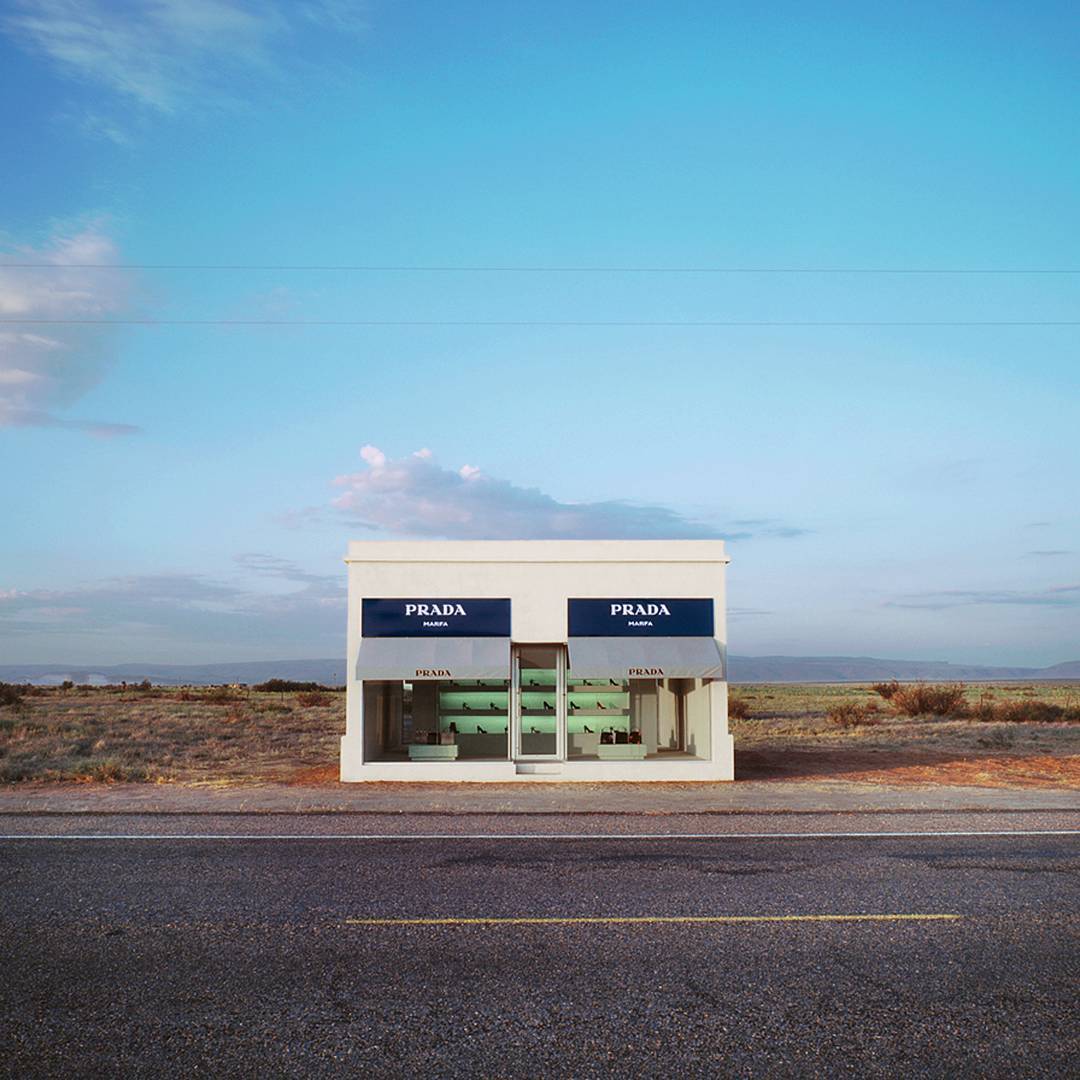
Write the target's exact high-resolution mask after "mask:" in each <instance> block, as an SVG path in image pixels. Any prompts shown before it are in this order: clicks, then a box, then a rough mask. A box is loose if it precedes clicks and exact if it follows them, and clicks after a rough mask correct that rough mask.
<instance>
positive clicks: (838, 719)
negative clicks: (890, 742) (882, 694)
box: [825, 701, 881, 728]
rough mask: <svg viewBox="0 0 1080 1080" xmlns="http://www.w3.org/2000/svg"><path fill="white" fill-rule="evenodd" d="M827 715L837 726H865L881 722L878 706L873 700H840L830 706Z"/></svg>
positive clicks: (831, 722)
mask: <svg viewBox="0 0 1080 1080" xmlns="http://www.w3.org/2000/svg"><path fill="white" fill-rule="evenodd" d="M825 717H826V719H827V720H828V721H829V723H830V724H835V725H836V726H837V727H847V728H850V727H864V726H867V725H869V724H880V723H881V716H880V715H879V713H878V707H877V705H876V703H875V702H873V701H868V702H861V701H838V702H837V703H836V704H835V705H830V706H829V708H828V711H827V712H826V713H825Z"/></svg>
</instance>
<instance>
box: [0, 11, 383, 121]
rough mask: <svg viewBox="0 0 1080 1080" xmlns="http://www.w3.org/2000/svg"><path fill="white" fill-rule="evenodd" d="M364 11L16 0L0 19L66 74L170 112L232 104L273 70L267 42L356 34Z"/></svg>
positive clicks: (22, 41) (29, 47) (362, 26)
mask: <svg viewBox="0 0 1080 1080" xmlns="http://www.w3.org/2000/svg"><path fill="white" fill-rule="evenodd" d="M365 11H366V4H364V3H359V2H355V0H308V2H304V3H298V2H296V3H285V2H283V0H282V2H279V3H272V2H270V0H266V2H262V3H255V2H254V0H251V2H241V0H127V2H121V0H21V2H19V3H16V4H15V5H14V8H13V10H12V11H10V12H9V14H8V15H7V17H6V18H4V20H3V23H2V25H3V27H4V29H6V31H7V32H8V33H9V34H10V35H11V36H12V37H13V38H14V39H15V40H16V41H17V42H19V44H21V45H22V46H23V47H24V48H25V49H26V50H27V51H29V52H33V53H38V54H41V55H44V56H45V57H47V58H48V59H49V60H50V61H51V62H52V63H53V65H54V66H55V67H56V68H57V69H58V70H59V71H61V72H62V73H64V74H66V75H69V76H72V77H74V78H76V79H79V80H81V81H84V82H90V83H96V84H98V85H101V86H104V87H106V88H107V89H109V90H111V91H112V92H114V93H115V94H117V95H119V96H120V97H121V98H123V99H126V100H130V101H135V102H137V103H138V104H139V105H142V106H144V107H146V108H147V109H150V110H153V111H156V112H162V113H168V112H173V111H175V110H177V109H178V108H180V107H182V106H184V105H188V104H190V103H192V102H194V101H206V100H216V101H218V102H225V101H229V100H232V99H233V97H234V95H235V94H236V90H237V85H238V82H239V81H240V80H241V79H242V77H243V76H245V75H250V74H251V73H253V72H258V73H262V74H266V73H269V72H270V71H272V69H273V66H274V65H273V60H272V57H271V50H272V47H273V46H275V45H277V44H278V43H279V42H289V43H290V45H294V44H295V42H294V41H293V38H294V37H295V34H296V33H297V32H299V31H302V30H303V29H304V28H305V27H307V28H309V29H310V28H311V27H315V28H317V29H319V30H322V31H324V32H327V33H332V34H336V35H340V34H342V33H346V34H356V33H360V32H362V31H363V30H364V29H365V21H364V13H365ZM114 126H115V125H108V127H109V128H112V127H114ZM106 134H108V131H106ZM110 137H113V136H111V135H110Z"/></svg>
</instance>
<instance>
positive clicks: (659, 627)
mask: <svg viewBox="0 0 1080 1080" xmlns="http://www.w3.org/2000/svg"><path fill="white" fill-rule="evenodd" d="M567 605H568V607H567V622H568V624H569V630H570V637H712V636H713V602H712V600H711V599H703V600H657V599H651V600H643V599H641V598H640V597H629V596H628V597H621V596H620V597H615V596H613V597H611V598H610V599H608V600H569V601H567Z"/></svg>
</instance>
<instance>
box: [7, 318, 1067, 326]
mask: <svg viewBox="0 0 1080 1080" xmlns="http://www.w3.org/2000/svg"><path fill="white" fill-rule="evenodd" d="M0 326H372V327H380V326H386V327H395V326H400V327H405V326H415V327H455V326H462V327H465V326H490V327H525V326H552V327H558V326H568V327H573V326H579V327H617V326H627V327H634V326H638V327H740V326H742V327H834V326H837V327H839V326H851V327H873V326H879V327H890V326H897V327H903V326H910V327H920V326H921V327H935V326H938V327H948V326H1080V320H1067V319H1060V320H1046V319H925V320H924V319H854V320H852V319H827V320H818V319H813V320H809V319H808V320H801V319H788V320H776V319H722V320H718V319H700V320H664V319H656V320H651V319H635V320H626V319H0Z"/></svg>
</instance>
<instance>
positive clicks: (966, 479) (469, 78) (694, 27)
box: [0, 0, 1080, 665]
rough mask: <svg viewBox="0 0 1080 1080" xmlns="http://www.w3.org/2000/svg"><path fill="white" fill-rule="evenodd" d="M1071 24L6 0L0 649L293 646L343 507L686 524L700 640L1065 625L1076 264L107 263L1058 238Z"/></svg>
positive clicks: (901, 254)
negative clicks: (723, 590) (722, 580)
mask: <svg viewBox="0 0 1080 1080" xmlns="http://www.w3.org/2000/svg"><path fill="white" fill-rule="evenodd" d="M1078 46H1080V28H1078V23H1077V21H1076V19H1075V8H1074V6H1073V5H1069V4H1064V3H1063V4H1053V3H1049V2H1048V3H1043V4H1039V5H1037V6H1036V7H1032V6H1030V5H1021V4H1018V3H1017V4H1009V3H1001V4H994V5H986V4H961V3H957V4H946V5H942V4H917V3H916V4H905V5H891V6H886V5H860V4H817V5H807V4H775V5H769V6H767V7H766V6H764V5H757V4H717V3H700V4H699V3H675V4H672V3H663V4H661V3H656V4H651V3H643V4H630V5H627V4H625V3H603V2H599V0H598V2H595V3H590V4H581V3H565V4H564V3H558V2H550V0H547V2H544V3H528V2H521V3H514V4H470V3H455V4H437V3H414V2H407V0H399V2H381V0H371V2H368V3H363V4H354V3H349V2H348V0H311V2H308V3H298V2H297V3H290V4H279V5H274V4H265V3H263V4H258V5H256V4H246V3H240V2H239V0H183V2H181V0H159V2H157V3H154V4H145V3H116V2H109V3H106V2H104V0H100V2H99V0H81V2H68V0H35V2H34V3H26V4H20V3H8V4H6V5H4V7H3V12H2V15H0V85H2V89H3V92H4V98H5V101H7V102H8V103H9V108H8V109H6V110H5V119H4V126H5V132H4V135H5V139H4V142H5V148H6V157H7V160H8V164H9V167H8V168H6V169H4V170H3V171H2V173H0V206H2V207H3V217H2V219H0V242H2V251H3V257H2V258H0V318H3V319H4V320H13V319H22V320H26V321H24V322H20V323H15V322H5V323H4V324H3V325H0V350H2V351H0V478H2V479H0V484H2V488H0V491H2V495H3V498H2V507H3V509H2V511H0V513H2V515H3V516H2V528H0V660H7V661H9V662H37V661H40V662H71V663H80V664H86V663H108V662H120V661H127V660H165V659H169V660H174V661H176V662H185V661H191V662H196V661H206V660H213V659H241V658H267V659H270V658H277V657H316V656H332V655H335V654H337V653H339V652H340V651H341V649H342V648H343V628H344V606H343V590H342V586H343V567H342V566H341V563H340V558H341V555H342V554H343V551H344V548H345V544H346V541H347V540H348V539H350V538H357V537H365V536H370V537H392V536H420V537H437V536H450V537H481V538H483V537H508V536H521V537H548V536H560V535H567V536H613V537H619V536H660V537H684V536H725V537H728V538H729V539H730V550H731V554H732V556H733V560H734V561H733V563H732V566H731V572H730V579H729V580H730V600H731V606H732V618H731V625H730V637H731V648H732V651H733V652H736V653H742V654H771V653H790V654H803V655H806V654H812V655H823V654H846V655H850V654H858V655H887V656H902V657H912V658H938V659H949V660H954V661H962V662H985V663H1023V664H1033V665H1039V664H1051V663H1055V662H1058V661H1063V660H1068V659H1075V658H1077V657H1078V656H1080V554H1078V553H1080V511H1078V510H1077V497H1076V493H1077V488H1078V484H1077V478H1078V475H1080V423H1078V420H1080V416H1078V412H1080V409H1078V402H1080V385H1078V383H1080V377H1078V365H1077V359H1078V355H1080V326H1068V325H1057V326H1054V325H1047V324H1051V323H1068V322H1076V321H1078V320H1080V274H1061V273H1056V274H1048V273H1026V274H1020V273H993V274H988V273H977V274H976V273H971V274H917V273H819V272H813V273H799V274H776V273H748V274H728V273H686V272H680V273H644V272H630V273H615V272H609V271H602V272H601V271H592V272H585V271H582V272H570V271H560V272H528V271H524V270H518V271H513V272H508V271H493V270H489V271H480V270H474V271H438V270H431V269H427V270H415V269H414V270H382V271H369V270H360V269H356V270H314V269H293V270H285V269H276V270H275V269H246V270H239V269H232V270H194V269H170V270H163V269H157V270H152V269H142V270H129V269H115V268H114V269H110V267H127V266H145V265H147V264H153V265H162V264H167V265H169V266H178V265H179V266H207V265H211V266H225V265H227V266H238V265H242V266H247V267H251V266H256V267H267V266H269V267H285V266H288V267H313V266H319V267H327V266H380V267H388V266H395V267H447V266H450V267H454V266H459V267H460V266H467V267H525V268H528V267H562V268H580V267H607V268H612V267H631V268H641V267H652V268H665V267H666V268H684V269H685V268H693V267H699V268H700V267H714V268H715V267H726V268H743V269H753V268H757V269H762V270H767V269H784V268H786V269H800V268H804V269H809V270H813V271H820V270H825V269H832V270H948V269H966V270H1010V271H1018V270H1026V271H1045V270H1068V269H1072V270H1080V259H1078V258H1077V251H1078V250H1080V244H1078V240H1080V236H1078V231H1080V230H1078V226H1080V211H1078V197H1077V192H1078V191H1080V152H1078V145H1077V141H1078V132H1080V86H1078V81H1080V80H1078V75H1077V72H1078V70H1080V69H1078V67H1077V63H1076V58H1077V53H1078ZM12 163H15V164H16V167H14V168H12V167H10V166H11V164H12ZM14 263H23V264H25V263H38V264H45V266H44V267H42V266H38V267H35V268H29V267H25V266H23V267H19V266H13V265H12V264H14ZM88 264H90V265H92V266H93V267H95V268H87V265H88ZM88 319H106V320H128V321H130V320H166V321H167V320H178V321H181V322H183V321H188V320H212V321H216V322H220V321H222V320H225V321H236V320H240V321H257V320H277V321H282V320H284V321H286V322H288V321H292V322H312V321H329V322H334V321H343V320H344V321H350V320H351V321H365V320H367V321H376V322H396V323H409V322H411V323H433V322H464V323H485V322H486V323H498V322H502V323H525V324H532V325H512V326H506V325H503V326H493V325H487V326H483V325H464V326H432V325H426V326H425V325H409V326H401V325H398V326H386V325H384V326H311V325H307V326H302V325H291V326H290V325H269V326H250V325H231V326H226V325H201V326H195V325H118V326H112V327H103V326H101V325H99V324H92V325H84V324H81V323H77V322H76V323H73V322H72V321H71V320H88ZM41 320H60V321H51V322H50V321H47V322H43V321H41ZM567 322H584V323H594V324H595V323H623V324H626V323H660V324H662V323H684V324H685V323H694V322H729V323H730V322H742V323H748V322H758V323H773V324H776V323H793V322H840V323H849V324H850V323H891V324H894V325H873V326H867V325H862V326H856V325H844V326H790V325H789V326H780V325H768V326H760V325H759V326H746V325H744V326H690V325H681V326H672V325H652V326H643V325H637V326H632V325H591V326H589V325H586V326H581V325H576V326H567V325H561V326H559V325H535V324H536V323H567ZM934 322H937V323H942V322H944V323H973V322H974V323H980V322H981V323H988V322H997V323H1010V322H1011V323H1028V324H1031V323H1037V324H1040V325H1012V326H1005V325H996V326H987V325H982V326H973V325H949V326H941V325H938V326H926V325H923V326H911V325H895V324H902V323H909V324H910V323H934ZM365 447H366V448H368V449H366V450H364V451H363V454H362V453H361V450H362V448H365Z"/></svg>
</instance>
